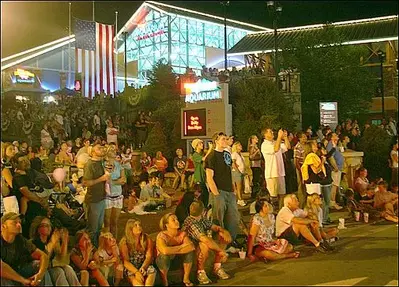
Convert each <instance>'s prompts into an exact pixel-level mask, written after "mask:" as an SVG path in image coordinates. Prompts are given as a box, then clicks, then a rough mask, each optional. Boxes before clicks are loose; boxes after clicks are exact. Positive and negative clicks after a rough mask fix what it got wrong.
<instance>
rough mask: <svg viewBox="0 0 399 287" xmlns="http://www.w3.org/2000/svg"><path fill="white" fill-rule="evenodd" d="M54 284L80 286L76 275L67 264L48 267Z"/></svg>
mask: <svg viewBox="0 0 399 287" xmlns="http://www.w3.org/2000/svg"><path fill="white" fill-rule="evenodd" d="M48 271H49V273H50V276H51V279H52V281H53V282H54V286H81V285H80V282H79V279H78V276H77V275H76V273H75V271H74V270H73V269H72V267H71V266H69V265H64V266H57V267H53V268H49V269H48Z"/></svg>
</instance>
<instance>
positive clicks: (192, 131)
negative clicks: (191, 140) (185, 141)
mask: <svg viewBox="0 0 399 287" xmlns="http://www.w3.org/2000/svg"><path fill="white" fill-rule="evenodd" d="M183 134H184V136H186V137H196V136H206V109H196V110H186V111H184V112H183Z"/></svg>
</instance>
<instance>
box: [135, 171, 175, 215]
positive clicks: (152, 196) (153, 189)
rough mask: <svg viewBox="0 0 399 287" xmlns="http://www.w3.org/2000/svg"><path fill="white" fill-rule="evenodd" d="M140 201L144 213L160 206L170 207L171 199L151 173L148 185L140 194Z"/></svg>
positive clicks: (155, 174)
mask: <svg viewBox="0 0 399 287" xmlns="http://www.w3.org/2000/svg"><path fill="white" fill-rule="evenodd" d="M140 201H142V202H143V204H144V206H145V208H144V210H146V211H152V210H155V209H156V208H157V207H158V206H160V205H165V207H166V208H168V207H170V206H171V204H172V202H171V197H170V195H168V194H167V193H166V192H165V191H164V190H163V189H162V187H161V185H160V183H159V177H158V175H157V173H151V174H150V176H149V178H148V184H147V185H146V186H144V187H143V189H142V190H141V192H140Z"/></svg>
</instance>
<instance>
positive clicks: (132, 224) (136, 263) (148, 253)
mask: <svg viewBox="0 0 399 287" xmlns="http://www.w3.org/2000/svg"><path fill="white" fill-rule="evenodd" d="M119 250H120V253H121V256H122V260H123V265H124V266H125V269H126V271H127V276H128V278H129V282H130V284H132V286H143V285H145V286H153V285H154V282H155V277H156V270H155V268H154V266H153V265H152V262H153V260H154V243H153V241H152V240H151V238H150V237H149V236H148V234H146V233H144V232H143V227H142V226H141V221H140V220H138V219H129V220H128V221H127V223H126V227H125V236H124V237H123V238H122V239H121V241H120V243H119Z"/></svg>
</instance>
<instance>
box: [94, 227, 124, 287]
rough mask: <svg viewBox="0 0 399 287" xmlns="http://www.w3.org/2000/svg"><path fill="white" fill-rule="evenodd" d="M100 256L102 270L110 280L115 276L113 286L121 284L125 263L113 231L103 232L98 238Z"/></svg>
mask: <svg viewBox="0 0 399 287" xmlns="http://www.w3.org/2000/svg"><path fill="white" fill-rule="evenodd" d="M97 253H98V257H99V258H100V270H101V272H102V273H103V275H104V276H105V278H106V279H107V280H108V278H109V277H113V278H114V284H113V286H119V283H120V282H121V280H122V278H123V264H122V262H121V259H120V256H119V248H118V245H117V244H116V240H115V238H114V236H113V235H112V233H111V232H103V233H101V234H100V237H99V239H98V250H97Z"/></svg>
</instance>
